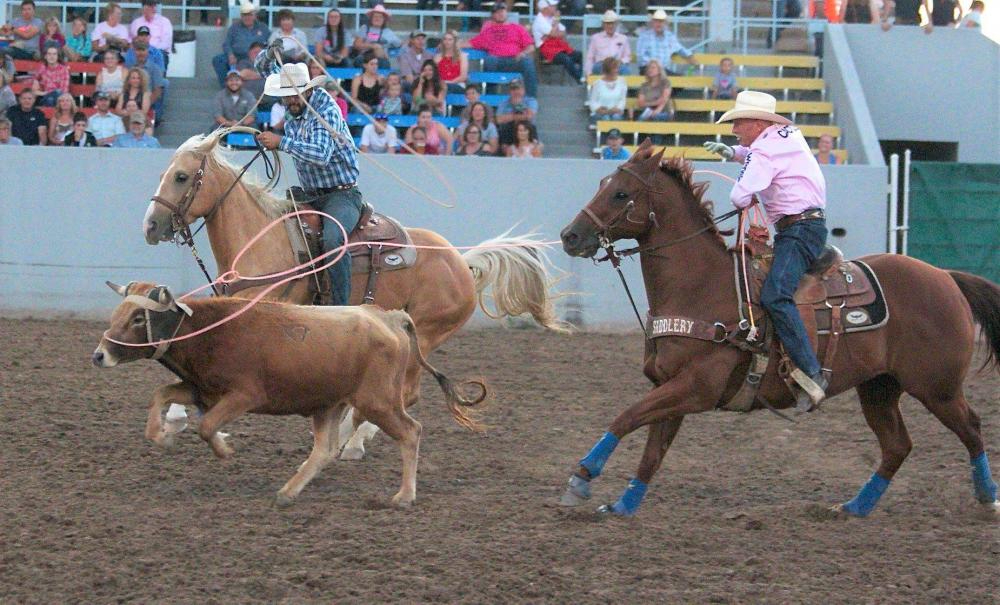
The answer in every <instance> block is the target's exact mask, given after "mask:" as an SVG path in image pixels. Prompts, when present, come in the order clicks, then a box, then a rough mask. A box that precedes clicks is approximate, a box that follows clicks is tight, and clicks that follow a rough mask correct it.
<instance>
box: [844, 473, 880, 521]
mask: <svg viewBox="0 0 1000 605" xmlns="http://www.w3.org/2000/svg"><path fill="white" fill-rule="evenodd" d="M888 488H889V480H888V479H884V478H882V475H879V474H878V473H872V478H871V479H869V480H868V483H865V485H864V487H862V488H861V491H859V492H858V495H857V496H854V499H853V500H851V501H850V502H848V503H846V504H844V506H843V510H844V511H845V512H848V513H850V514H852V515H854V516H855V517H867V516H868V514H869V513H870V512H872V511H873V510H875V505H876V504H878V500H879V498H881V497H882V494H884V493H885V490H886V489H888Z"/></svg>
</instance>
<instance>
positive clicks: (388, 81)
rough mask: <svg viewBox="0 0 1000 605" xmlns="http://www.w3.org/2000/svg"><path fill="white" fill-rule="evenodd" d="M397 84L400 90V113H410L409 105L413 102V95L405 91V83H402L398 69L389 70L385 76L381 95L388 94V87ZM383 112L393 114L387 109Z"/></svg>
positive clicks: (385, 95)
mask: <svg viewBox="0 0 1000 605" xmlns="http://www.w3.org/2000/svg"><path fill="white" fill-rule="evenodd" d="M397 84H398V85H399V90H400V95H399V96H400V98H401V99H402V106H403V111H402V113H403V114H408V113H410V106H411V105H412V103H413V97H412V96H411V95H410V93H408V92H406V86H405V84H403V77H402V76H401V75H400V74H399V72H398V71H393V72H389V75H387V76H386V77H385V82H384V83H383V85H382V97H383V98H385V97H387V96H389V88H390V87H393V86H395V85H397ZM383 113H386V114H389V115H393V114H391V113H389V112H388V111H386V112H383Z"/></svg>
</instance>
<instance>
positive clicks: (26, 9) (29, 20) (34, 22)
mask: <svg viewBox="0 0 1000 605" xmlns="http://www.w3.org/2000/svg"><path fill="white" fill-rule="evenodd" d="M44 27H45V24H44V23H42V20H41V19H39V18H38V17H36V16H35V0H22V1H21V16H20V17H14V18H13V19H11V20H10V33H11V34H12V35H13V36H14V41H13V42H11V43H10V46H8V47H7V52H8V53H10V55H11V56H12V57H14V58H15V59H38V57H40V56H41V55H40V53H39V46H38V39H39V37H40V36H41V34H42V28H44ZM14 126H15V128H16V127H17V125H16V124H15V125H14ZM21 138H23V137H21ZM25 144H26V145H30V143H27V142H26V143H25Z"/></svg>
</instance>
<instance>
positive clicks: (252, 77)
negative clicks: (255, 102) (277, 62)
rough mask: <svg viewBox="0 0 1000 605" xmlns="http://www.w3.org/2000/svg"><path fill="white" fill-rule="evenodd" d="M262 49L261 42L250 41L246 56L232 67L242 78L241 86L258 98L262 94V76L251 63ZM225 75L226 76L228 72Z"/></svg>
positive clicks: (262, 44)
mask: <svg viewBox="0 0 1000 605" xmlns="http://www.w3.org/2000/svg"><path fill="white" fill-rule="evenodd" d="M263 50H264V43H263V42H251V43H250V50H248V51H247V57H246V58H245V59H240V60H239V61H237V62H236V65H235V67H234V69H236V70H237V71H239V72H240V77H241V78H243V88H244V89H245V90H247V91H249V92H250V94H252V95H253V98H254V99H259V98H260V97H261V95H263V94H264V76H262V75H260V72H259V71H257V70H256V69H254V68H253V63H254V61H255V60H256V59H257V55H259V54H260V53H261V51H263ZM226 75H227V76H228V75H229V74H226ZM261 104H264V102H263V101H262V102H261ZM265 108H266V105H265Z"/></svg>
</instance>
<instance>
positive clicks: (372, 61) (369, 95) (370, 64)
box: [351, 52, 382, 113]
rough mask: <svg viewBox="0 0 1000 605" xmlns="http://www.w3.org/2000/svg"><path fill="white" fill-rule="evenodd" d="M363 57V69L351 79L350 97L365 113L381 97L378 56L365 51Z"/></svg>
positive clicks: (370, 109)
mask: <svg viewBox="0 0 1000 605" xmlns="http://www.w3.org/2000/svg"><path fill="white" fill-rule="evenodd" d="M363 59H364V61H363V62H362V70H363V71H362V72H361V73H359V74H358V75H356V76H354V79H353V80H351V98H352V99H354V102H355V103H357V104H358V105H359V106H360V107H361V109H363V110H364V111H365V112H366V113H371V112H372V109H373V108H374V107H376V106H377V105H378V104H379V101H380V100H381V97H382V95H381V93H382V76H380V75H379V74H378V65H379V63H378V57H377V56H375V54H374V53H371V52H368V53H366V54H365V55H364V57H363Z"/></svg>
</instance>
